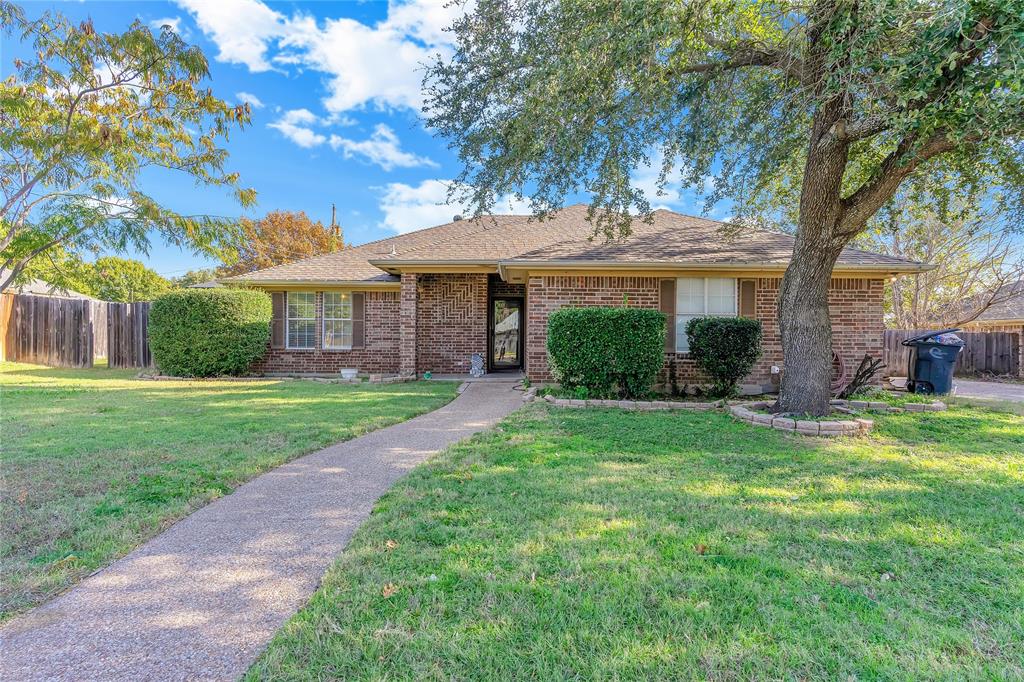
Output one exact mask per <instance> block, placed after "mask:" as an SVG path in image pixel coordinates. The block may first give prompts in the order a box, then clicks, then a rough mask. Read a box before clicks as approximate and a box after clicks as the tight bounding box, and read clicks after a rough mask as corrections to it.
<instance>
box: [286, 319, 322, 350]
mask: <svg viewBox="0 0 1024 682" xmlns="http://www.w3.org/2000/svg"><path fill="white" fill-rule="evenodd" d="M315 341H316V322H315V321H314V320H288V347H289V348H312V347H313V346H314V345H315Z"/></svg>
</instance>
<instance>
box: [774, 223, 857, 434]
mask: <svg viewBox="0 0 1024 682" xmlns="http://www.w3.org/2000/svg"><path fill="white" fill-rule="evenodd" d="M821 241H823V240H822V235H821V234H820V233H816V234H814V235H811V236H810V238H808V235H807V231H804V230H800V233H799V234H798V235H797V239H796V244H795V246H794V249H793V260H792V261H791V262H790V266H789V267H788V268H787V269H786V274H785V275H784V276H783V278H782V285H781V288H780V290H779V300H778V316H779V331H780V333H781V336H782V354H783V373H782V385H781V387H780V391H779V400H778V403H777V405H776V410H777V411H779V412H789V413H796V414H810V415H816V416H820V415H825V414H828V411H829V399H830V398H831V397H832V396H831V383H832V324H831V321H830V320H829V311H828V289H829V281H830V280H831V278H832V267H833V266H834V265H835V262H836V259H837V258H838V256H839V251H841V250H842V246H839V247H838V248H837V247H836V246H834V245H830V244H827V243H826V244H822V243H821Z"/></svg>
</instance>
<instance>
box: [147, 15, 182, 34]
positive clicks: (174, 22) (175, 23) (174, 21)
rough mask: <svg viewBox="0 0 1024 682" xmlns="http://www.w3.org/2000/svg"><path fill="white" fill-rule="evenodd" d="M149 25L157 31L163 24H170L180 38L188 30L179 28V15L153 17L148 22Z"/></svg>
mask: <svg viewBox="0 0 1024 682" xmlns="http://www.w3.org/2000/svg"><path fill="white" fill-rule="evenodd" d="M149 26H150V28H152V29H153V30H155V31H159V30H160V29H161V28H163V27H164V26H170V27H171V30H172V31H174V32H175V33H177V34H178V35H180V36H181V37H182V38H184V37H186V36H187V35H188V31H187V30H185V29H182V28H181V17H164V18H163V19H154V20H153V21H151V22H149Z"/></svg>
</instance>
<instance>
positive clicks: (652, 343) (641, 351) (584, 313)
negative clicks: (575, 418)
mask: <svg viewBox="0 0 1024 682" xmlns="http://www.w3.org/2000/svg"><path fill="white" fill-rule="evenodd" d="M664 353H665V314H664V313H661V312H659V311H657V310H649V309H644V308H562V309H561V310H558V311H556V312H554V313H552V314H551V316H550V317H549V318H548V356H549V357H550V358H551V366H552V369H553V371H554V374H555V378H556V379H557V380H558V381H559V382H560V383H561V384H562V386H563V387H565V388H570V389H574V388H578V387H584V388H586V389H587V392H588V394H589V395H591V396H610V395H620V396H624V397H627V398H635V397H641V396H646V395H647V394H648V393H650V391H651V387H652V386H653V384H654V380H655V378H656V377H657V376H658V371H659V370H661V367H662V365H663V364H664V362H665V356H664Z"/></svg>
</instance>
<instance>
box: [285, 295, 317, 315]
mask: <svg viewBox="0 0 1024 682" xmlns="http://www.w3.org/2000/svg"><path fill="white" fill-rule="evenodd" d="M288 317H292V318H310V319H312V318H314V317H316V294H314V293H313V292H311V291H290V292H288Z"/></svg>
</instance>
